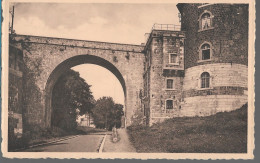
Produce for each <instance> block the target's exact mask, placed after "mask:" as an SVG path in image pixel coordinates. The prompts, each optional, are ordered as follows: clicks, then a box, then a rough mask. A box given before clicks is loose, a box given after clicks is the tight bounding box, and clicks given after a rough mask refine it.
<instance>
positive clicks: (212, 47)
mask: <svg viewBox="0 0 260 163" xmlns="http://www.w3.org/2000/svg"><path fill="white" fill-rule="evenodd" d="M177 7H178V9H179V11H180V13H181V26H182V27H181V28H182V31H185V32H186V40H185V48H184V49H185V51H184V58H185V61H184V67H185V77H184V81H183V98H184V101H183V105H182V112H183V115H185V116H196V115H197V116H206V115H212V114H215V113H217V112H221V111H231V110H235V109H238V108H240V107H241V106H242V105H243V104H245V103H246V102H247V81H248V78H247V77H248V72H247V71H248V70H247V65H248V5H246V4H202V3H201V4H198V3H197V4H186V3H180V4H178V5H177Z"/></svg>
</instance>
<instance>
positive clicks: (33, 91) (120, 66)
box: [10, 35, 144, 127]
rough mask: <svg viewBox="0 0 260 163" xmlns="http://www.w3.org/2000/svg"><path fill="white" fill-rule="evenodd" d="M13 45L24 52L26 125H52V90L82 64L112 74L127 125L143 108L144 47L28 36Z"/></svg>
mask: <svg viewBox="0 0 260 163" xmlns="http://www.w3.org/2000/svg"><path fill="white" fill-rule="evenodd" d="M10 44H11V45H13V46H15V47H16V48H18V49H21V50H22V52H23V58H24V59H23V60H24V67H25V68H24V77H23V80H24V81H23V83H24V84H23V87H24V88H23V91H24V99H23V105H24V106H23V109H24V110H23V119H24V120H23V121H24V124H25V126H26V125H41V126H45V127H49V126H50V125H51V110H52V108H51V98H52V89H53V86H54V84H55V82H56V81H57V79H58V78H59V76H60V75H61V74H62V73H63V72H64V71H66V70H67V69H69V68H71V67H73V66H76V65H80V64H85V63H89V64H96V65H100V66H103V67H105V68H107V69H108V70H110V71H111V72H112V73H113V74H114V75H115V76H116V77H117V78H118V80H119V81H120V83H121V85H122V88H123V90H124V95H125V116H126V125H127V126H128V125H129V124H130V123H131V117H132V116H133V114H134V111H135V110H136V109H137V108H138V107H140V102H139V101H138V100H139V97H138V94H139V92H140V89H142V88H143V71H144V68H143V62H144V54H143V49H144V47H143V46H139V45H128V44H117V43H106V42H94V41H83V40H72V39H63V38H62V39H61V38H49V37H39V36H28V35H15V37H13V39H12V40H11V41H10Z"/></svg>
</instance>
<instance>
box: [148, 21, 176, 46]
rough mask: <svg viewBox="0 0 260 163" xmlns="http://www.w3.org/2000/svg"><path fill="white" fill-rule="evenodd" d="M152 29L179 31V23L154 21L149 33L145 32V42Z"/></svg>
mask: <svg viewBox="0 0 260 163" xmlns="http://www.w3.org/2000/svg"><path fill="white" fill-rule="evenodd" d="M153 30H169V31H181V25H174V24H157V23H155V24H154V25H153V27H152V30H151V32H150V33H145V42H146V43H147V41H148V39H149V37H150V34H151V33H152V31H153Z"/></svg>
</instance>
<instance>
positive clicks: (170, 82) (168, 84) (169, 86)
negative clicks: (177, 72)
mask: <svg viewBox="0 0 260 163" xmlns="http://www.w3.org/2000/svg"><path fill="white" fill-rule="evenodd" d="M166 89H173V79H167V80H166Z"/></svg>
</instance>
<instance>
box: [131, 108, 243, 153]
mask: <svg viewBox="0 0 260 163" xmlns="http://www.w3.org/2000/svg"><path fill="white" fill-rule="evenodd" d="M127 129H128V134H129V135H130V141H131V142H132V144H133V145H134V147H135V148H136V150H137V152H142V153H143V152H145V153H146V152H168V153H169V152H170V153H246V152H247V104H245V105H244V106H242V107H241V108H240V109H237V110H235V111H232V112H222V113H217V114H216V115H212V116H207V117H178V118H172V119H168V120H165V121H164V122H162V123H157V124H154V125H152V126H151V127H147V126H129V127H128V128H127Z"/></svg>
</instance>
